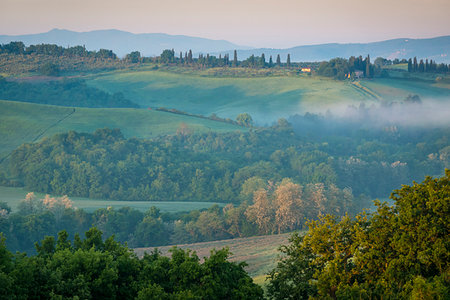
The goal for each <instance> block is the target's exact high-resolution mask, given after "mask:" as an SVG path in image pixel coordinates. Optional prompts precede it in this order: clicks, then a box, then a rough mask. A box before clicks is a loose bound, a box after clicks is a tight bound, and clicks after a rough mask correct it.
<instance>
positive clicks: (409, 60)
mask: <svg viewBox="0 0 450 300" xmlns="http://www.w3.org/2000/svg"><path fill="white" fill-rule="evenodd" d="M408 72H410V73H411V72H412V59H411V58H410V59H408Z"/></svg>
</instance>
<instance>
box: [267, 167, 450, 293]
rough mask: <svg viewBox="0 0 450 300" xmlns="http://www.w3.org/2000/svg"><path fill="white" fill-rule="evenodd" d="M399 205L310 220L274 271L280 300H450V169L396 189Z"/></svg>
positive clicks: (380, 205) (273, 284)
mask: <svg viewBox="0 0 450 300" xmlns="http://www.w3.org/2000/svg"><path fill="white" fill-rule="evenodd" d="M391 199H392V200H394V201H395V205H394V206H388V204H387V203H380V202H376V205H377V207H378V209H377V211H376V212H374V213H372V214H366V213H362V214H360V215H358V216H357V217H356V218H355V219H351V218H350V217H348V216H345V217H343V218H342V219H341V220H338V218H337V217H333V216H331V215H326V216H322V217H321V218H320V219H319V220H318V221H312V222H309V224H308V226H309V231H308V232H307V233H306V235H304V236H301V235H300V234H294V235H293V236H292V237H291V239H290V242H291V244H290V245H287V246H282V247H281V249H280V250H281V252H282V253H283V254H285V256H284V258H283V259H282V260H281V261H280V262H279V263H278V266H277V267H276V268H275V269H274V270H273V271H272V272H271V273H270V274H269V278H270V282H269V285H268V292H269V295H270V296H271V297H272V298H274V299H308V298H310V299H329V298H331V299H449V297H450V279H449V275H450V265H449V262H450V240H449V238H448V232H449V230H450V219H449V218H448V216H449V215H450V201H449V200H450V170H446V171H445V176H444V177H442V178H440V179H433V178H431V177H427V178H426V179H425V180H424V181H423V182H422V183H420V184H418V183H413V185H412V186H403V188H402V189H400V190H395V191H394V192H393V193H392V195H391Z"/></svg>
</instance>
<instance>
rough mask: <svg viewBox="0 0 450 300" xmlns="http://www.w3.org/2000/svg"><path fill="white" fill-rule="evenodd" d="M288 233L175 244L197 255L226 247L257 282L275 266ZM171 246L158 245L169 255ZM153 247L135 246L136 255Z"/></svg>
mask: <svg viewBox="0 0 450 300" xmlns="http://www.w3.org/2000/svg"><path fill="white" fill-rule="evenodd" d="M289 236H290V234H280V235H266V236H255V237H249V238H236V239H231V240H222V241H214V242H204V243H195V244H184V245H177V247H179V248H183V249H191V250H193V251H195V252H196V253H197V255H198V257H200V258H203V257H205V256H209V254H210V251H211V250H212V249H222V248H224V247H228V248H229V249H230V251H231V253H232V254H233V255H232V256H231V257H230V260H231V261H237V262H240V261H245V262H246V263H247V264H248V266H247V267H246V270H247V272H248V273H249V274H250V276H252V277H253V278H254V279H255V280H257V281H258V282H257V283H259V284H261V283H263V282H264V280H265V276H264V275H265V274H267V273H268V272H269V271H270V270H272V269H273V268H274V267H275V266H276V262H277V257H278V255H279V252H278V248H279V246H280V245H285V244H287V243H288V239H289ZM172 247H173V246H165V247H158V250H160V251H161V253H162V254H163V255H170V253H169V250H170V249H171V248H172ZM153 249H154V248H136V249H135V252H136V254H137V255H138V256H143V255H144V252H150V251H152V250H153Z"/></svg>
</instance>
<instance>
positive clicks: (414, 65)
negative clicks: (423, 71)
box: [413, 56, 419, 72]
mask: <svg viewBox="0 0 450 300" xmlns="http://www.w3.org/2000/svg"><path fill="white" fill-rule="evenodd" d="M418 70H419V67H418V65H417V57H415V56H414V62H413V71H414V72H417V71H418Z"/></svg>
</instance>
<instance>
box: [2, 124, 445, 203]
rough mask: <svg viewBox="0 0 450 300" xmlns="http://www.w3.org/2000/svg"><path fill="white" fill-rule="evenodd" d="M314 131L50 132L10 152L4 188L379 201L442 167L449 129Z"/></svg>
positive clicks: (127, 195) (139, 196)
mask: <svg viewBox="0 0 450 300" xmlns="http://www.w3.org/2000/svg"><path fill="white" fill-rule="evenodd" d="M305 118H307V119H308V117H305ZM309 119H311V118H309ZM309 119H308V120H309ZM309 121H310V120H309ZM299 124H302V123H299ZM315 124H318V126H317V129H316V130H307V133H306V134H304V131H303V134H302V131H301V130H298V129H297V127H300V128H301V127H302V126H301V125H300V126H297V123H295V122H293V125H294V128H295V130H296V131H297V132H298V133H296V131H294V130H293V129H292V127H291V125H290V124H289V123H287V122H286V120H283V119H281V120H280V121H279V123H278V124H276V125H274V126H273V127H270V128H255V129H251V130H250V131H249V132H229V133H214V132H210V133H207V134H192V133H190V132H189V129H188V128H186V127H183V128H180V130H179V131H178V133H177V134H176V135H173V136H164V137H156V138H154V139H152V140H141V139H135V138H131V139H126V138H124V137H123V135H122V134H121V132H120V131H119V130H109V129H102V130H97V131H96V132H95V133H92V134H89V133H76V132H69V133H66V134H58V135H55V136H53V137H52V138H48V139H44V140H42V141H41V142H39V143H35V144H24V145H22V146H21V147H19V148H18V149H17V150H15V151H14V152H13V153H12V155H11V157H10V161H9V165H10V168H9V172H8V174H6V177H7V178H9V179H6V178H4V179H3V181H4V182H6V183H7V181H8V180H9V182H11V183H14V182H15V183H14V184H15V185H17V184H23V185H24V186H25V187H26V188H28V189H31V190H33V191H39V192H43V193H51V194H56V195H65V194H67V195H69V196H82V197H92V198H105V199H116V200H158V201H180V200H186V201H189V200H190V201H213V202H232V203H241V202H242V201H244V200H246V198H245V197H243V196H242V192H243V189H244V188H245V186H246V184H247V183H248V182H251V181H254V182H256V181H262V182H268V181H272V182H275V183H277V182H281V181H282V180H283V178H290V179H292V181H293V182H294V183H297V184H301V185H302V186H306V185H307V184H316V183H321V184H324V185H325V186H331V185H335V186H337V187H338V188H339V189H344V188H350V189H351V190H352V193H353V195H356V196H359V195H360V194H365V195H366V196H369V197H372V198H375V197H386V195H388V194H389V192H390V191H391V190H392V189H393V188H395V187H398V186H400V185H401V184H404V183H407V182H411V181H412V180H414V179H417V178H423V177H424V176H425V175H426V174H436V175H439V174H440V173H441V172H442V170H443V169H444V168H445V167H448V165H449V152H450V148H449V146H448V143H449V129H448V128H433V129H420V128H412V127H407V128H402V127H400V126H399V127H396V126H385V127H382V128H380V129H370V128H367V129H359V130H356V131H353V132H352V131H351V132H350V133H339V132H336V133H335V134H333V135H328V136H327V135H326V134H323V132H320V127H319V125H320V122H317V123H315V122H314V121H313V122H310V123H309V125H310V127H314V125H315ZM311 125H312V126H311ZM332 125H333V124H332ZM349 126H351V124H349ZM269 140H270V141H271V143H267V141H269ZM3 177H5V174H4V175H3Z"/></svg>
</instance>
